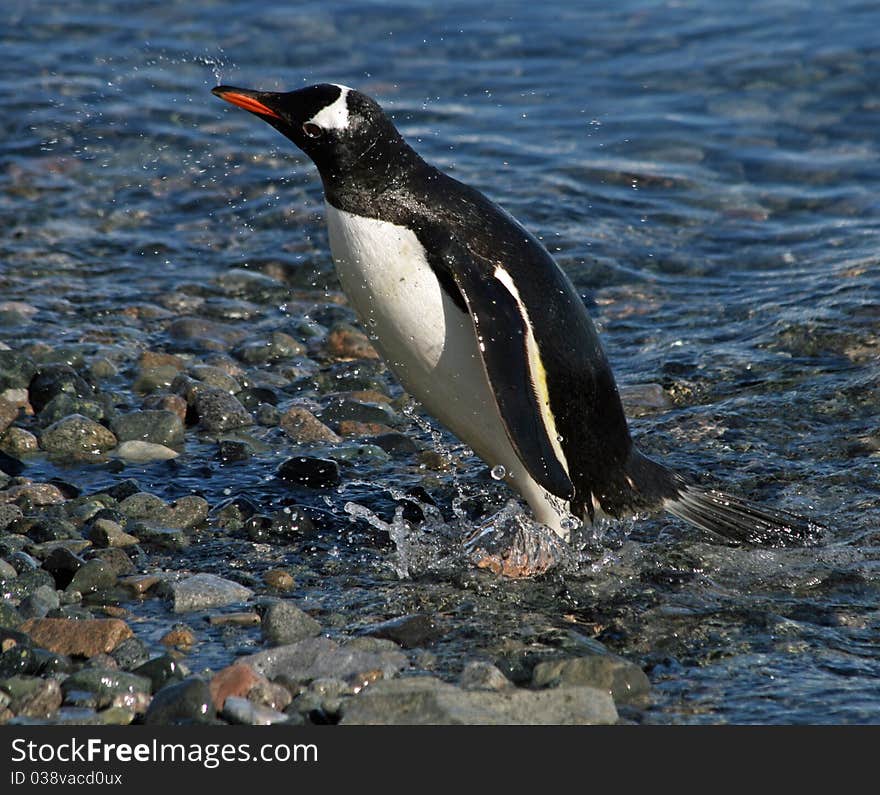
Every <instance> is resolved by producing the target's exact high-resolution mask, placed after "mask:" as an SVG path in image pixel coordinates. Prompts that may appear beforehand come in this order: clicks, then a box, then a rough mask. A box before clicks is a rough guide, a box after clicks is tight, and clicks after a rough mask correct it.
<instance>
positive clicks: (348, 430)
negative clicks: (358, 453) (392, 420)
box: [339, 420, 393, 438]
mask: <svg viewBox="0 0 880 795" xmlns="http://www.w3.org/2000/svg"><path fill="white" fill-rule="evenodd" d="M392 431H393V428H391V427H389V426H388V425H382V423H380V422H358V421H357V420H342V421H341V422H340V423H339V433H340V435H341V436H356V437H358V438H361V437H364V436H378V435H379V434H381V433H391V432H392Z"/></svg>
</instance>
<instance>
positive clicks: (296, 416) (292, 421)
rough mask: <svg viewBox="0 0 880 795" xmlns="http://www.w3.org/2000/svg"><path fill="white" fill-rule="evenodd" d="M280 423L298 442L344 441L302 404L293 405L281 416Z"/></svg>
mask: <svg viewBox="0 0 880 795" xmlns="http://www.w3.org/2000/svg"><path fill="white" fill-rule="evenodd" d="M280 425H281V429H282V430H283V431H284V432H285V433H286V434H287V435H288V436H289V437H290V438H291V439H292V440H293V441H294V442H296V443H297V444H320V443H325V442H326V443H329V444H336V443H337V442H341V441H342V438H341V437H340V436H338V435H337V434H336V433H334V432H333V430H331V429H330V428H328V427H327V426H326V425H324V423H323V422H321V420H319V419H318V418H317V417H316V416H315V415H314V414H312V412H311V411H309V410H308V409H306V408H303V407H302V406H291V407H290V408H289V409H288V410H287V411H286V412H285V413H284V415H283V416H282V417H281V422H280Z"/></svg>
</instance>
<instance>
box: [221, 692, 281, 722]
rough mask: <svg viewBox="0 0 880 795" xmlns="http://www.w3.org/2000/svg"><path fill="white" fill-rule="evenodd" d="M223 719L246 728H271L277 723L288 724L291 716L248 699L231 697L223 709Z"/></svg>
mask: <svg viewBox="0 0 880 795" xmlns="http://www.w3.org/2000/svg"><path fill="white" fill-rule="evenodd" d="M221 717H222V718H224V719H225V720H227V721H229V722H230V723H239V724H244V725H245V726H271V725H272V724H275V723H287V722H288V721H289V716H287V715H285V714H284V713H283V712H278V711H277V710H274V709H272V708H271V707H266V706H263V705H262V704H254V702H253V701H248V699H246V698H241V697H239V696H229V697H228V698H227V699H226V704H225V705H224V707H223V711H222V713H221Z"/></svg>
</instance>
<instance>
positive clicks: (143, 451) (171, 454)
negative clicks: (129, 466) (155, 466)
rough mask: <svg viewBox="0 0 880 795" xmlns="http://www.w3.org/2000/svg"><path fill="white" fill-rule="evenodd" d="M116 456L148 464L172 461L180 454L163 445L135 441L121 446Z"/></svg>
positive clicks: (116, 451) (115, 452)
mask: <svg viewBox="0 0 880 795" xmlns="http://www.w3.org/2000/svg"><path fill="white" fill-rule="evenodd" d="M114 455H115V456H116V457H117V458H121V459H122V460H124V461H131V462H132V463H136V464H146V463H149V462H150V461H170V460H171V459H172V458H177V457H178V456H179V455H180V453H178V452H177V451H176V450H172V449H171V448H170V447H165V445H162V444H152V443H151V442H141V441H135V440H133V441H130V442H123V443H122V444H120V445H119V447H117V448H116V450H115V451H114Z"/></svg>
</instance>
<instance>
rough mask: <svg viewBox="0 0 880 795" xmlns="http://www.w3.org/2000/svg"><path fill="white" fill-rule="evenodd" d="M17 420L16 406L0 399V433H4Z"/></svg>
mask: <svg viewBox="0 0 880 795" xmlns="http://www.w3.org/2000/svg"><path fill="white" fill-rule="evenodd" d="M17 418H18V406H16V405H14V404H13V403H10V402H9V401H8V400H4V399H3V398H0V433H2V432H3V431H5V430H6V429H7V428H8V427H9V426H10V425H12V423H13V422H15V420H16V419H17Z"/></svg>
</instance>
